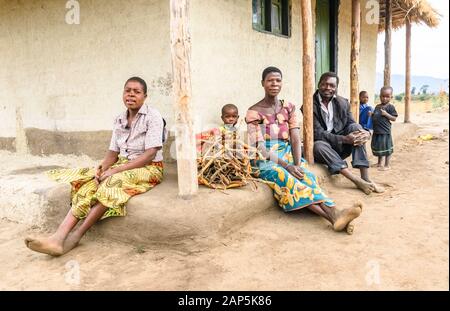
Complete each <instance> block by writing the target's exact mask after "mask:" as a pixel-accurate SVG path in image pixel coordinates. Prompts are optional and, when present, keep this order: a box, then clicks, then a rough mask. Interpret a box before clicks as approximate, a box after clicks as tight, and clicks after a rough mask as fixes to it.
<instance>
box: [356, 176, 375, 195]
mask: <svg viewBox="0 0 450 311" xmlns="http://www.w3.org/2000/svg"><path fill="white" fill-rule="evenodd" d="M353 182H354V183H355V185H356V187H358V188H359V189H361V190H362V191H363V192H364V193H365V194H367V195H368V194H370V193H372V192H373V191H375V186H374V185H373V183H370V182H367V181H365V180H364V179H362V178H357V179H355V180H354V181H353Z"/></svg>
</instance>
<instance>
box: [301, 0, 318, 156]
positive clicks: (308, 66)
mask: <svg viewBox="0 0 450 311" xmlns="http://www.w3.org/2000/svg"><path fill="white" fill-rule="evenodd" d="M300 3H301V16H302V34H303V36H302V37H303V147H304V148H303V149H304V155H303V156H304V158H305V159H306V161H308V162H309V163H311V164H312V163H314V153H313V148H314V132H313V95H314V85H315V74H314V66H315V55H314V45H313V43H314V37H313V22H312V9H311V0H300Z"/></svg>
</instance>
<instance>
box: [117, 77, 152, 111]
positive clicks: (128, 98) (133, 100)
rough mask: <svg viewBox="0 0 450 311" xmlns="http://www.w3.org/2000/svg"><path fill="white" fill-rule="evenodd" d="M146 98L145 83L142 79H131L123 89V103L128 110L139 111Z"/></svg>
mask: <svg viewBox="0 0 450 311" xmlns="http://www.w3.org/2000/svg"><path fill="white" fill-rule="evenodd" d="M146 98H147V83H145V81H144V80H143V79H142V78H139V77H131V78H129V79H128V80H127V82H125V85H124V87H123V103H124V104H125V106H126V107H127V108H128V109H131V110H139V109H140V108H141V107H142V105H143V104H144V102H145V99H146Z"/></svg>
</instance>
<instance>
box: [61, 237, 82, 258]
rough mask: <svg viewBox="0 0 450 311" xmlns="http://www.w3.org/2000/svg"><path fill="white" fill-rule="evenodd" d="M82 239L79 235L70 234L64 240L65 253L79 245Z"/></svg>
mask: <svg viewBox="0 0 450 311" xmlns="http://www.w3.org/2000/svg"><path fill="white" fill-rule="evenodd" d="M80 240H81V237H80V236H79V235H77V234H73V233H71V234H69V236H68V237H67V238H66V239H65V240H64V249H63V251H64V254H65V253H67V252H69V251H71V250H72V249H74V248H75V247H77V246H78V243H79V242H80Z"/></svg>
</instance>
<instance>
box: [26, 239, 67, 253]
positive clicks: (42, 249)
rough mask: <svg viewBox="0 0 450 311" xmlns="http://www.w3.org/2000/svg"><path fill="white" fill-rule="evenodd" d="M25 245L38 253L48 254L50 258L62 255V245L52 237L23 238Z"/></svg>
mask: <svg viewBox="0 0 450 311" xmlns="http://www.w3.org/2000/svg"><path fill="white" fill-rule="evenodd" d="M25 245H26V246H27V247H28V248H29V249H31V250H33V251H35V252H39V253H44V254H48V255H51V256H61V255H62V254H64V250H63V243H62V242H61V240H58V239H56V238H55V237H54V236H50V237H48V238H32V237H27V238H25Z"/></svg>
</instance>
